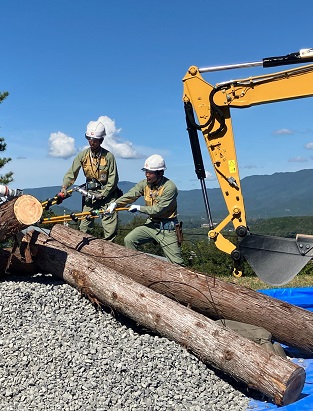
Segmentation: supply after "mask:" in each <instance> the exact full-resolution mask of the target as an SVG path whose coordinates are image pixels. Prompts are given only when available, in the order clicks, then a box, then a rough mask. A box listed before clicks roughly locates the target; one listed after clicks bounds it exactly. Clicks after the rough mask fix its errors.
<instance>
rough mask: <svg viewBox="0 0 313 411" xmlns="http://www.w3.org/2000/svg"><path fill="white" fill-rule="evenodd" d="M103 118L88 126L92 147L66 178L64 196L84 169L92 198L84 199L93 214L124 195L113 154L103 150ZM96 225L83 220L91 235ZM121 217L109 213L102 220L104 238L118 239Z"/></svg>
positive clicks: (90, 145) (81, 225)
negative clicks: (120, 188)
mask: <svg viewBox="0 0 313 411" xmlns="http://www.w3.org/2000/svg"><path fill="white" fill-rule="evenodd" d="M103 119H104V118H103V117H99V118H98V120H97V121H90V122H89V123H88V125H87V130H86V133H85V137H86V139H87V140H88V142H89V148H87V149H85V150H83V151H81V152H80V153H79V154H78V155H77V156H76V157H75V158H74V160H73V163H72V166H71V167H70V169H69V170H68V171H67V173H66V174H65V176H64V178H63V185H62V188H61V192H60V193H61V194H62V195H63V196H65V197H66V195H67V189H68V188H69V187H70V186H71V185H72V184H74V182H75V181H76V179H77V177H78V173H79V170H80V169H81V168H82V169H83V172H84V175H85V177H86V184H85V188H86V190H87V192H88V194H89V197H85V198H84V206H83V212H91V211H93V210H99V209H103V208H106V206H107V205H108V204H109V203H111V202H112V201H114V200H115V199H116V197H117V196H119V195H121V191H120V190H119V189H118V187H117V184H118V171H117V165H116V161H115V157H114V156H113V154H112V153H111V152H110V151H108V150H106V149H105V148H103V147H101V144H102V142H103V140H104V137H105V135H106V132H105V127H104V124H103ZM93 225H94V219H90V220H89V221H88V220H87V219H82V220H81V223H80V226H79V229H80V231H82V232H84V233H87V232H88V233H90V230H91V229H92V227H93ZM117 225H118V218H117V213H114V214H111V215H110V214H106V215H104V216H103V218H102V227H103V232H104V235H103V238H104V239H105V240H109V241H112V240H114V238H115V237H116V233H117Z"/></svg>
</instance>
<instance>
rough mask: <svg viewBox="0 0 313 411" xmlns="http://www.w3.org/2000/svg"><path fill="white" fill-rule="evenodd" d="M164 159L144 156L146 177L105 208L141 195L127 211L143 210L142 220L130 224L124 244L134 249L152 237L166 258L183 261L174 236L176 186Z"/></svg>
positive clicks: (121, 203)
mask: <svg viewBox="0 0 313 411" xmlns="http://www.w3.org/2000/svg"><path fill="white" fill-rule="evenodd" d="M165 169H166V167H165V162H164V159H163V158H162V157H161V156H160V155H158V154H154V155H152V156H150V157H148V158H147V160H146V161H145V165H144V168H143V169H142V170H143V171H145V174H146V179H144V180H142V181H140V182H139V183H137V184H136V185H135V186H134V187H133V188H131V189H130V190H129V191H128V192H127V193H126V194H124V195H123V196H121V197H119V198H118V199H117V200H115V201H114V202H112V203H111V204H110V205H109V206H108V208H107V211H108V212H110V213H111V214H116V213H114V210H115V208H116V207H123V206H125V205H127V204H132V203H134V202H135V201H136V200H137V199H138V198H139V197H142V196H143V197H144V199H145V205H144V206H140V205H134V204H133V205H131V206H130V208H129V211H130V212H136V211H139V212H141V213H144V214H147V215H148V216H149V217H148V218H147V220H146V222H145V224H143V225H141V226H139V227H136V228H134V229H133V230H132V231H131V232H130V233H129V234H128V235H127V236H126V237H125V238H124V244H125V247H127V248H131V249H137V247H138V246H139V245H140V244H145V243H148V242H153V241H156V242H157V243H158V244H160V246H161V247H162V250H163V252H164V255H165V256H166V258H167V259H168V260H169V261H170V262H172V263H175V264H179V265H183V259H182V256H181V248H180V244H179V242H178V239H177V235H176V230H177V227H178V225H179V224H178V219H177V196H178V189H177V187H176V185H175V184H174V183H173V181H171V180H169V179H168V178H166V177H165V176H164V170H165Z"/></svg>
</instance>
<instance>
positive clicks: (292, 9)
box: [0, 0, 313, 190]
mask: <svg viewBox="0 0 313 411" xmlns="http://www.w3.org/2000/svg"><path fill="white" fill-rule="evenodd" d="M312 11H313V5H312V0H304V1H302V0H299V1H298V2H294V1H290V0H286V1H284V2H280V1H277V0H276V1H273V0H266V1H263V0H259V1H258V2H256V1H251V0H242V1H241V0H237V1H235V0H225V1H223V2H210V1H208V0H198V1H197V2H191V1H185V0H180V1H177V0H176V1H171V0H167V1H164V0H159V1H158V2H152V1H149V2H148V1H127V0H116V1H114V2H113V1H110V2H109V1H106V0H88V1H87V0H50V1H48V0H46V1H42V0H27V1H25V0H10V1H4V0H2V1H1V0H0V15H1V37H2V38H1V43H0V49H1V65H0V73H1V76H0V91H2V92H3V91H8V92H9V93H10V95H9V97H8V98H7V99H6V100H5V101H4V102H3V104H2V105H1V106H0V136H1V137H4V138H5V140H6V143H7V150H6V151H5V153H4V156H6V157H11V158H12V161H11V162H10V163H9V164H8V165H7V166H6V167H4V168H3V169H1V173H2V174H3V173H5V172H8V171H13V172H14V182H13V183H11V184H10V186H11V187H12V188H21V189H25V188H34V187H46V186H54V185H61V184H62V179H63V175H64V174H65V172H66V171H67V170H68V168H69V167H70V165H71V162H72V160H73V156H74V155H75V154H76V153H77V152H78V151H79V150H81V149H82V148H83V147H84V146H85V145H86V140H85V139H84V133H85V130H86V125H87V123H88V122H89V121H91V120H97V118H98V117H99V116H107V128H108V130H109V133H108V139H107V140H106V141H105V142H104V146H106V147H107V148H108V149H110V151H112V152H113V153H114V154H115V156H116V160H117V163H118V168H119V174H120V180H121V181H132V182H137V181H139V180H140V179H142V178H144V175H143V172H142V171H141V167H142V166H143V163H144V160H145V158H146V157H148V156H149V155H151V154H154V153H158V154H161V155H163V156H164V158H165V161H166V164H167V171H166V175H167V176H168V177H169V178H171V179H173V180H174V181H175V182H176V184H177V186H178V188H179V189H180V190H190V189H195V188H200V184H199V181H198V180H197V178H196V175H195V172H194V165H193V160H192V155H191V150H190V146H189V138H188V134H187V131H186V124H185V114H184V109H183V103H182V93H183V83H182V78H183V77H184V75H185V74H186V72H187V70H188V68H189V67H190V66H192V65H195V66H198V67H208V66H217V65H227V64H236V63H246V62H254V61H262V59H263V58H264V57H268V56H279V55H284V54H288V53H292V52H296V51H299V50H300V49H303V48H312V47H313V38H312V37H313V36H312ZM290 68H292V66H290ZM280 69H281V68H278V70H276V71H279V70H280ZM262 70H263V71H262ZM273 71H275V69H274V70H273ZM263 72H264V69H262V68H261V67H259V68H250V69H247V68H245V69H242V70H231V71H220V72H214V73H204V74H203V77H204V79H205V80H206V81H207V82H209V83H211V84H213V85H214V84H216V83H218V82H222V81H226V80H229V79H231V78H244V77H248V76H254V75H260V74H262V73H263ZM312 112H313V99H312V98H305V99H300V100H295V101H290V102H284V103H275V104H266V105H263V106H258V107H252V108H249V109H243V110H238V109H237V110H236V109H234V110H232V120H233V128H234V134H235V142H236V149H237V156H238V164H239V170H240V176H241V178H243V177H245V176H248V175H254V174H273V173H275V172H284V171H297V170H301V169H304V168H312V167H313V150H312V147H313V120H312V118H313V117H312ZM200 137H201V141H202V135H200ZM202 150H203V158H204V164H205V168H206V170H207V172H208V181H207V187H208V188H212V187H217V183H216V179H215V176H214V171H213V168H212V166H211V162H210V159H209V154H208V152H207V150H206V148H205V145H204V143H203V146H202ZM210 175H211V177H210ZM81 182H83V176H82V173H81V177H80V179H79V180H78V181H77V183H81Z"/></svg>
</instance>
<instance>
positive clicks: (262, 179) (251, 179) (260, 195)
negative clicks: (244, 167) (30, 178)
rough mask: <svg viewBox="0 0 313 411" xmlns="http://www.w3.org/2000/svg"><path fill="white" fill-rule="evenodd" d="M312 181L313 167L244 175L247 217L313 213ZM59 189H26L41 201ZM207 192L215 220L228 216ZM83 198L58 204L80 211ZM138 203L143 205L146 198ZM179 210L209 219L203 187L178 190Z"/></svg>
mask: <svg viewBox="0 0 313 411" xmlns="http://www.w3.org/2000/svg"><path fill="white" fill-rule="evenodd" d="M312 181H313V169H305V170H300V171H295V172H279V173H274V174H271V175H254V176H248V177H244V178H243V179H242V180H241V188H242V193H243V197H244V202H245V208H246V214H247V219H249V218H250V219H255V218H273V217H286V216H311V215H313V191H312V189H311V184H312ZM134 184H135V183H132V182H130V181H121V182H120V183H119V187H120V188H121V189H122V191H123V192H124V193H125V192H126V191H128V190H129V189H130V188H131V187H132V186H133V185H134ZM59 189H60V187H59V186H52V187H40V188H28V189H25V190H23V192H24V194H30V195H32V196H34V197H36V198H37V199H38V200H39V201H45V200H46V199H48V198H51V197H54V196H55V195H56V193H57V192H58V191H59ZM207 193H208V198H209V203H210V210H211V214H212V217H213V219H214V221H217V220H221V219H223V218H225V217H226V215H227V208H226V205H225V202H224V199H223V195H222V192H221V190H220V189H219V188H208V189H207ZM81 201H82V199H81V195H80V194H79V193H77V192H74V193H73V195H72V196H71V197H69V198H68V199H66V200H65V201H64V203H63V204H62V205H60V206H59V207H61V208H65V207H66V209H67V210H71V211H80V210H81ZM137 203H139V204H143V199H142V198H141V199H140V200H139V201H137ZM54 207H56V206H54ZM178 212H179V215H180V218H181V219H184V218H188V219H190V218H191V219H195V220H199V221H202V222H203V220H206V219H207V217H206V210H205V206H204V201H203V194H202V191H201V189H200V188H199V189H193V190H179V195H178Z"/></svg>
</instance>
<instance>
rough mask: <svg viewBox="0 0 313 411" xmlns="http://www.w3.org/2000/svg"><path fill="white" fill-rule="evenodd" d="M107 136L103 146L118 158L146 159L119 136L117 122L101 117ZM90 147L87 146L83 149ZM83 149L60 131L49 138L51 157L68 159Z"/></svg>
mask: <svg viewBox="0 0 313 411" xmlns="http://www.w3.org/2000/svg"><path fill="white" fill-rule="evenodd" d="M99 119H101V120H102V122H103V124H104V126H105V130H106V136H105V138H104V141H103V143H102V146H103V147H104V148H106V149H107V150H109V151H110V152H111V153H112V154H114V156H115V157H117V158H124V159H137V158H144V157H145V156H146V155H145V154H142V153H140V152H139V151H138V150H137V149H136V148H135V147H134V146H133V144H132V143H131V142H130V141H122V139H121V138H120V136H119V133H120V131H121V129H118V128H116V126H115V121H114V120H112V119H111V118H110V117H107V116H101V117H99ZM87 147H89V146H88V144H86V145H85V146H84V147H83V148H87ZM80 150H81V149H76V148H75V139H74V138H73V137H70V136H68V135H66V134H65V133H62V132H61V131H58V132H57V133H51V134H50V138H49V157H58V158H64V159H67V158H69V157H72V156H74V155H76V154H77V152H78V151H80Z"/></svg>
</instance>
